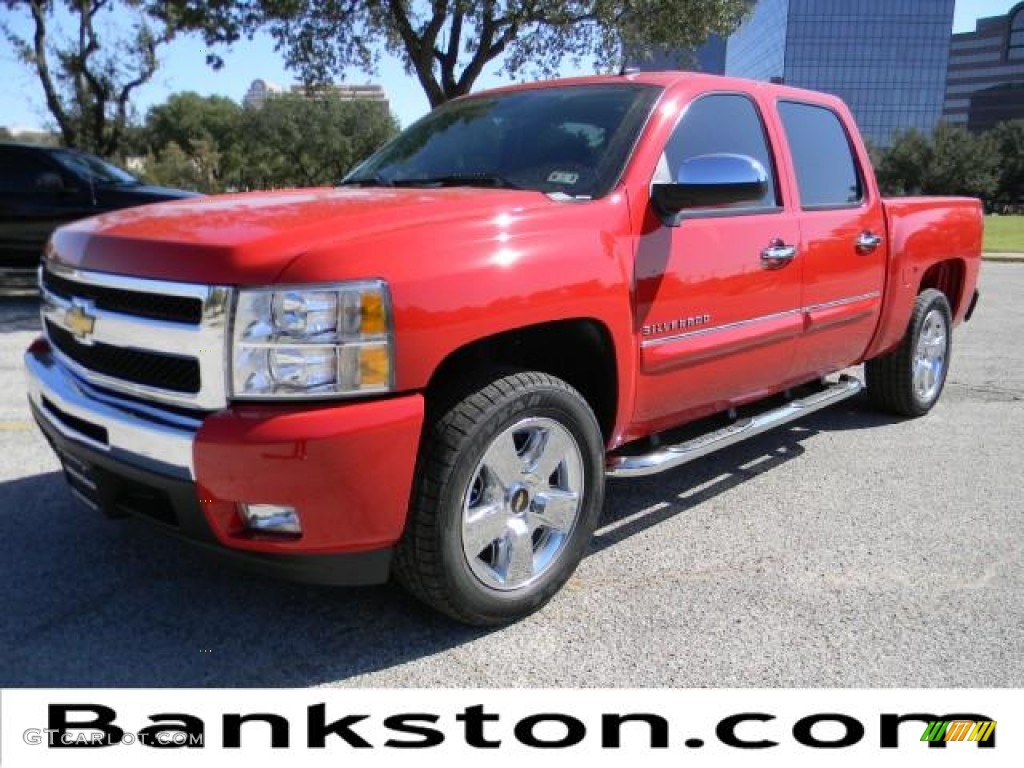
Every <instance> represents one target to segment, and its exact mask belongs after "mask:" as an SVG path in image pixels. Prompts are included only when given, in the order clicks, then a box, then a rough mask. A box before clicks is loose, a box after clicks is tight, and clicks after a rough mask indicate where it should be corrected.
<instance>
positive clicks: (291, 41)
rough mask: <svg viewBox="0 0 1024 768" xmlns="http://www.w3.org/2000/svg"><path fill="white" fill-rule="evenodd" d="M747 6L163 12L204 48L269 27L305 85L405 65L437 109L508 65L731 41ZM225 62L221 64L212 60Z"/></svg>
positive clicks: (588, 0)
mask: <svg viewBox="0 0 1024 768" xmlns="http://www.w3.org/2000/svg"><path fill="white" fill-rule="evenodd" d="M750 5H751V4H750V3H749V2H748V0H617V1H613V0H504V1H503V2H495V1H494V0H475V1H474V0H454V1H453V2H451V1H450V2H437V1H435V2H430V3H426V2H418V3H417V2H409V0H404V1H403V0H367V1H366V2H352V1H351V0H164V1H163V2H159V3H157V2H154V3H153V4H152V7H153V8H154V10H155V12H158V13H161V14H162V15H163V16H164V17H165V18H166V19H168V20H169V22H170V23H173V24H175V25H181V26H184V27H186V28H190V29H196V30H199V31H200V32H202V34H203V35H204V37H205V39H206V41H207V43H208V44H215V43H219V42H228V43H230V42H234V41H235V40H238V39H239V38H240V37H241V36H242V35H245V34H252V33H253V32H254V31H256V30H257V29H266V30H268V31H269V32H270V34H272V35H273V36H274V38H275V40H276V41H277V44H278V47H279V48H280V49H281V50H282V51H284V54H285V57H286V62H287V64H288V66H289V67H291V68H292V69H294V70H296V71H297V72H299V73H300V75H301V77H302V79H303V81H304V82H306V83H310V84H312V83H324V82H328V81H330V80H333V79H334V78H336V77H339V76H343V75H344V73H345V71H346V70H347V69H349V68H351V67H355V68H359V69H362V70H364V71H367V72H373V71H374V70H375V67H376V64H377V62H378V60H379V57H380V54H381V51H385V52H387V53H389V54H391V55H394V56H397V57H398V58H400V59H401V60H402V61H403V62H404V64H405V67H406V70H407V71H408V72H409V74H410V75H413V76H415V77H416V78H417V80H418V81H419V84H420V86H421V87H422V88H423V91H424V92H425V93H426V95H427V98H428V99H429V100H430V103H431V105H432V106H437V105H439V104H441V103H443V102H445V101H447V100H448V99H451V98H454V97H456V96H462V95H464V94H466V93H469V92H470V90H472V87H473V84H474V83H475V82H476V80H477V79H478V78H479V76H480V74H481V73H482V72H483V70H484V68H485V67H486V66H487V65H489V64H491V63H492V62H494V61H496V60H498V59H499V58H501V59H502V62H503V71H504V72H505V73H506V74H507V75H509V76H511V77H518V76H528V77H549V76H552V75H554V74H556V73H557V71H558V69H559V67H560V66H561V64H562V63H563V62H565V61H572V62H575V63H581V62H589V63H591V64H593V66H594V68H595V69H598V70H610V69H613V68H616V67H617V66H618V65H620V64H621V63H622V60H623V52H624V51H627V50H628V51H640V50H647V49H649V48H665V49H673V50H686V49H691V48H694V47H696V46H699V45H701V44H702V43H703V42H705V40H706V39H707V37H708V35H709V34H711V33H718V34H721V35H727V34H729V33H730V32H732V31H733V30H734V29H735V28H736V27H737V26H738V24H739V22H740V20H741V19H742V18H743V16H744V14H746V13H747V12H748V11H749V8H750ZM211 58H212V63H213V64H215V65H216V64H217V63H218V61H217V58H216V56H213V57H211Z"/></svg>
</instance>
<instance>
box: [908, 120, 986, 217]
mask: <svg viewBox="0 0 1024 768" xmlns="http://www.w3.org/2000/svg"><path fill="white" fill-rule="evenodd" d="M998 185H999V153H998V151H997V149H996V147H995V144H994V142H993V141H992V139H991V138H990V137H989V136H976V135H974V134H971V133H968V132H967V130H966V129H964V128H962V127H960V126H954V125H950V124H948V123H939V125H938V127H936V129H935V133H933V134H932V156H931V162H930V163H929V164H928V166H927V167H926V169H925V175H924V182H923V190H922V191H923V192H924V193H925V194H926V195H967V196H970V197H980V198H982V199H983V200H986V201H988V200H991V198H992V196H993V195H994V194H995V192H996V188H997V187H998Z"/></svg>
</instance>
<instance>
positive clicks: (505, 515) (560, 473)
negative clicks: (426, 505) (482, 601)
mask: <svg viewBox="0 0 1024 768" xmlns="http://www.w3.org/2000/svg"><path fill="white" fill-rule="evenodd" d="M582 490H583V458H582V455H581V453H580V448H579V446H578V445H577V443H576V440H575V439H574V438H573V436H572V434H571V433H570V432H569V431H568V430H567V429H566V428H565V427H564V426H562V425H561V424H560V423H558V422H557V421H554V420H553V419H548V418H539V417H534V418H527V419H523V420H521V421H518V422H516V423H515V424H513V425H512V426H510V427H508V428H507V429H505V430H504V431H503V432H501V433H500V434H499V435H498V436H497V437H496V438H495V439H494V440H493V441H492V442H491V444H490V445H489V446H488V447H487V450H486V451H485V453H484V455H483V458H481V459H480V461H479V463H478V464H477V467H476V469H475V471H474V472H473V475H472V478H471V480H470V483H469V487H468V488H467V489H466V493H465V497H464V501H463V505H462V548H463V552H464V553H465V555H466V562H467V563H468V564H469V566H470V569H471V570H472V572H473V574H474V575H475V576H476V577H477V578H478V579H479V580H480V581H481V582H482V583H483V584H485V585H486V586H488V587H491V588H493V589H500V590H513V589H519V588H521V587H524V586H526V585H528V584H530V582H532V581H533V580H534V579H536V578H538V577H540V576H542V575H543V574H544V572H545V571H546V570H547V569H548V568H550V567H551V565H552V564H553V563H554V562H555V561H556V560H557V558H558V556H559V554H560V553H561V551H562V549H563V548H564V547H565V544H566V542H567V541H568V539H569V536H570V534H571V533H572V530H573V527H574V526H575V525H576V520H577V518H578V516H579V512H580V504H581V501H582V498H581V496H582Z"/></svg>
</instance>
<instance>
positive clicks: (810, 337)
mask: <svg viewBox="0 0 1024 768" xmlns="http://www.w3.org/2000/svg"><path fill="white" fill-rule="evenodd" d="M778 112H779V117H780V119H781V124H782V127H783V131H784V133H785V135H786V140H787V142H788V144H789V151H790V154H791V156H792V158H793V172H794V174H795V182H796V188H797V191H798V195H799V203H800V213H799V220H800V240H801V244H800V253H801V262H800V268H801V269H802V270H803V281H804V293H803V300H802V304H803V314H804V325H805V331H804V334H803V336H802V337H801V339H800V341H799V344H798V347H797V356H796V365H795V370H796V373H797V375H798V376H799V377H800V378H808V379H809V378H813V377H816V376H824V375H826V374H828V373H832V372H833V371H837V370H839V369H841V368H845V367H846V366H848V365H850V364H852V363H854V362H858V361H859V360H860V357H861V356H862V355H863V353H864V351H865V349H866V348H867V345H868V344H869V343H870V340H871V337H872V335H873V334H874V330H875V328H876V326H877V324H878V318H879V314H880V312H881V308H882V289H883V287H884V280H885V264H886V257H887V253H888V244H887V243H886V242H885V241H884V239H883V238H884V235H885V232H886V228H885V218H884V212H883V210H882V202H881V198H880V197H879V195H878V192H877V190H876V189H874V188H873V185H872V184H870V183H869V178H868V176H867V175H866V174H865V173H864V170H863V167H862V165H861V162H862V157H863V155H862V149H861V148H859V147H856V146H855V142H854V141H853V140H852V137H851V136H850V135H849V134H848V132H847V131H846V129H845V128H844V125H845V124H851V125H852V122H850V123H844V120H843V116H841V115H840V113H839V112H837V111H835V110H833V109H832V108H830V107H827V106H823V105H820V104H810V103H804V102H799V101H780V102H779V103H778ZM846 115H847V116H846V119H847V120H849V119H850V118H849V117H848V113H846Z"/></svg>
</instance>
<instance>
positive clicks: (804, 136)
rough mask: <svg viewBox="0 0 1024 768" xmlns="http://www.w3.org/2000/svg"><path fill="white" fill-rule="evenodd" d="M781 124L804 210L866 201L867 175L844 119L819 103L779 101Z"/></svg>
mask: <svg viewBox="0 0 1024 768" xmlns="http://www.w3.org/2000/svg"><path fill="white" fill-rule="evenodd" d="M778 110H779V117H780V118H781V120H782V128H783V130H784V131H785V134H786V140H787V142H788V143H789V151H790V155H791V156H792V158H793V169H794V171H795V172H796V180H797V187H798V190H799V195H800V207H801V208H803V210H805V211H814V210H833V209H836V208H856V207H859V206H860V205H861V203H863V202H864V197H865V192H864V176H863V174H862V173H861V170H860V166H859V164H858V163H857V159H856V156H855V155H854V152H853V146H852V145H851V143H850V137H849V135H848V134H847V132H846V128H845V127H844V126H843V122H842V119H841V118H840V117H839V115H838V114H836V113H835V112H833V111H832V110H831V109H829V108H828V107H825V106H821V105H819V104H808V103H805V102H797V101H780V102H779V104H778Z"/></svg>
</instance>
